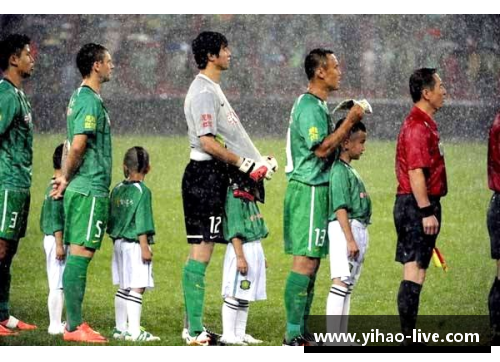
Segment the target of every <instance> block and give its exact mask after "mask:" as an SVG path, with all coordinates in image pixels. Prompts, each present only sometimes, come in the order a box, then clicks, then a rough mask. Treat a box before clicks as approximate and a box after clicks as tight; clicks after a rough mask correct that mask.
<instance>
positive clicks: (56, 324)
mask: <svg viewBox="0 0 500 362" xmlns="http://www.w3.org/2000/svg"><path fill="white" fill-rule="evenodd" d="M43 246H44V250H45V256H46V262H47V279H48V282H49V296H48V298H47V306H48V310H49V321H50V324H49V328H48V333H49V334H53V335H55V334H62V333H63V332H64V326H63V324H62V311H63V306H64V293H63V285H62V276H63V272H64V266H65V264H66V262H65V261H64V260H57V259H56V240H55V237H54V236H53V235H45V237H44V240H43Z"/></svg>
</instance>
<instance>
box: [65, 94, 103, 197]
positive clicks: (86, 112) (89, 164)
mask: <svg viewBox="0 0 500 362" xmlns="http://www.w3.org/2000/svg"><path fill="white" fill-rule="evenodd" d="M67 112H68V113H67V121H68V141H69V142H70V145H71V143H72V142H73V138H74V137H75V135H79V134H85V135H87V136H88V138H87V148H86V149H85V154H84V156H83V160H82V163H81V165H80V167H79V168H78V170H77V171H76V173H75V175H74V177H73V179H72V180H71V182H70V184H69V186H68V190H71V191H75V192H78V193H81V194H84V195H89V194H92V195H94V196H106V195H107V194H108V193H109V185H110V184H111V130H110V121H109V116H108V111H107V110H106V107H104V103H103V101H102V98H101V96H100V95H99V94H97V93H96V92H94V91H93V90H92V89H91V88H90V87H87V86H82V87H80V88H78V89H77V90H76V91H75V92H74V93H73V95H72V96H71V100H70V101H69V106H68V111H67Z"/></svg>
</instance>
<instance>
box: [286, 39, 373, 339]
mask: <svg viewBox="0 0 500 362" xmlns="http://www.w3.org/2000/svg"><path fill="white" fill-rule="evenodd" d="M304 66H305V72H306V75H307V78H308V79H309V87H308V90H307V93H305V94H302V95H301V96H299V98H298V99H297V100H296V101H295V104H294V105H293V108H292V112H291V115H290V125H289V129H288V134H287V147H286V154H287V165H286V168H285V172H286V174H287V179H288V186H287V190H286V195H285V205H284V238H285V252H286V253H287V254H292V255H293V265H292V270H291V272H290V274H289V275H288V278H287V281H286V286H285V296H284V298H285V308H286V318H287V325H286V336H285V340H284V341H283V344H284V345H292V346H297V345H306V344H309V341H311V340H312V338H311V337H310V334H309V333H308V330H307V325H306V322H307V317H308V315H309V311H310V309H311V305H312V300H313V296H314V283H315V280H316V273H317V272H318V269H319V265H320V259H321V258H323V257H325V255H326V254H327V251H328V238H327V222H328V219H327V214H328V174H329V171H330V165H331V158H332V156H334V153H335V150H336V148H337V146H338V145H339V144H340V142H341V141H342V139H344V138H345V136H346V135H347V133H348V132H349V130H350V129H351V127H352V126H353V125H354V124H355V123H357V122H358V121H360V120H361V118H362V117H363V114H364V111H363V108H362V107H361V106H359V105H354V106H353V107H352V108H351V109H350V111H349V113H348V115H347V117H346V121H345V122H344V123H343V124H342V126H341V127H340V128H339V129H337V130H335V131H333V129H332V127H331V125H330V116H329V111H328V106H327V103H326V101H327V98H328V95H329V94H330V93H332V92H333V91H335V90H337V89H339V86H340V78H341V74H342V73H341V71H340V66H339V62H338V61H337V58H336V57H335V55H334V54H333V52H332V51H330V50H326V49H314V50H312V51H311V52H310V53H309V54H308V55H307V57H306V59H305V64H304Z"/></svg>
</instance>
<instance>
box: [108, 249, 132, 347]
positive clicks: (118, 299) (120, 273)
mask: <svg viewBox="0 0 500 362" xmlns="http://www.w3.org/2000/svg"><path fill="white" fill-rule="evenodd" d="M122 243H123V241H122V240H121V239H117V240H114V241H113V260H112V274H113V284H114V285H118V290H117V291H116V294H115V328H114V329H113V333H112V336H113V338H114V339H123V338H124V337H125V332H126V331H127V301H128V295H129V292H130V288H128V287H126V286H125V276H124V272H125V271H124V268H123V252H122Z"/></svg>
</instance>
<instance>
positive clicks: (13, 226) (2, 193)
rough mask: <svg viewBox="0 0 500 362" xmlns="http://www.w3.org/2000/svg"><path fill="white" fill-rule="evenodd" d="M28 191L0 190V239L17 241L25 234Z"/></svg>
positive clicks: (28, 202)
mask: <svg viewBox="0 0 500 362" xmlns="http://www.w3.org/2000/svg"><path fill="white" fill-rule="evenodd" d="M29 211H30V191H29V189H24V190H0V212H1V214H0V217H1V219H0V239H4V240H19V239H20V238H22V237H24V235H25V234H26V226H27V225H28V214H29Z"/></svg>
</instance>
